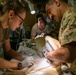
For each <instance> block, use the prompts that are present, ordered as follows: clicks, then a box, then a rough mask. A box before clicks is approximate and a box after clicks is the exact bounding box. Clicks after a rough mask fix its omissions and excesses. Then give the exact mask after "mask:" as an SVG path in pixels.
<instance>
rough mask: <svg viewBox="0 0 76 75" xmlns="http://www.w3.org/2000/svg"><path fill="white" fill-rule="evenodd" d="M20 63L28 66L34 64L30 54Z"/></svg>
mask: <svg viewBox="0 0 76 75" xmlns="http://www.w3.org/2000/svg"><path fill="white" fill-rule="evenodd" d="M21 63H22V65H23V67H30V66H32V65H33V64H34V58H33V57H32V56H27V57H26V58H25V59H24V60H23V61H22V62H21Z"/></svg>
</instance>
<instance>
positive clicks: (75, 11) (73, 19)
mask: <svg viewBox="0 0 76 75" xmlns="http://www.w3.org/2000/svg"><path fill="white" fill-rule="evenodd" d="M59 41H60V43H61V45H65V44H68V43H70V42H72V41H76V8H74V7H71V8H70V9H69V10H68V11H66V12H65V13H64V15H63V18H62V21H61V26H60V32H59Z"/></svg>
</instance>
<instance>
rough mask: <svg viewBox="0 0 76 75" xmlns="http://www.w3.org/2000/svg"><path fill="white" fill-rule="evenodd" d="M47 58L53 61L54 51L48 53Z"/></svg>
mask: <svg viewBox="0 0 76 75" xmlns="http://www.w3.org/2000/svg"><path fill="white" fill-rule="evenodd" d="M46 58H47V59H49V60H53V51H50V52H46Z"/></svg>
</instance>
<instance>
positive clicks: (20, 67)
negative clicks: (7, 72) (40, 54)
mask: <svg viewBox="0 0 76 75" xmlns="http://www.w3.org/2000/svg"><path fill="white" fill-rule="evenodd" d="M18 69H19V70H20V69H22V63H20V62H19V63H18Z"/></svg>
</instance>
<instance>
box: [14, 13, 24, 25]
mask: <svg viewBox="0 0 76 75" xmlns="http://www.w3.org/2000/svg"><path fill="white" fill-rule="evenodd" d="M15 14H16V15H17V16H18V17H19V18H20V19H21V20H22V21H23V22H24V19H22V17H21V16H19V15H18V14H17V13H16V12H15ZM23 22H21V24H22V23H23Z"/></svg>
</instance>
